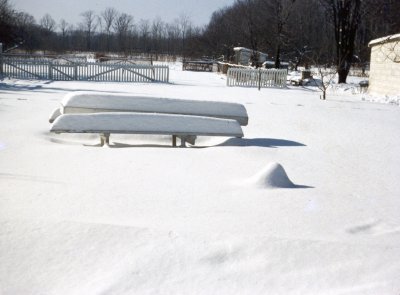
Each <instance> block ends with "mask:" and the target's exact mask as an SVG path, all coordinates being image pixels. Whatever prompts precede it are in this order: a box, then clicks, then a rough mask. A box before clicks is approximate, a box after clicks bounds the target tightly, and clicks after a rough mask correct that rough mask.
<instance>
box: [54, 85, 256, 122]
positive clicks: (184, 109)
mask: <svg viewBox="0 0 400 295" xmlns="http://www.w3.org/2000/svg"><path fill="white" fill-rule="evenodd" d="M62 105H63V107H64V108H88V109H100V110H111V111H126V110H129V111H133V112H135V111H136V112H142V111H143V112H158V113H180V114H188V115H191V114H194V115H209V116H212V115H214V116H218V115H219V116H226V117H232V116H233V117H238V119H239V120H240V121H241V124H244V125H246V124H247V120H248V118H247V112H246V109H245V107H244V106H243V105H242V104H239V103H228V102H218V101H201V100H197V101H194V100H189V99H172V98H160V97H148V96H147V97H146V96H132V95H115V94H111V93H108V94H104V93H103V94H102V93H85V92H78V93H75V92H72V93H69V94H67V95H66V96H65V97H64V99H63V101H62Z"/></svg>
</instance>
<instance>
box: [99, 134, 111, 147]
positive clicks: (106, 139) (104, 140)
mask: <svg viewBox="0 0 400 295" xmlns="http://www.w3.org/2000/svg"><path fill="white" fill-rule="evenodd" d="M104 144H106V145H108V146H109V145H110V133H102V134H100V146H104Z"/></svg>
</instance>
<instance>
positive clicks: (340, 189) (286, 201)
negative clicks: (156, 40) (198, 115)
mask: <svg viewBox="0 0 400 295" xmlns="http://www.w3.org/2000/svg"><path fill="white" fill-rule="evenodd" d="M181 68H182V65H181V64H171V71H170V80H171V84H157V83H152V84H145V83H143V84H141V83H100V82H84V81H80V82H51V83H46V82H43V81H23V80H9V79H5V80H3V81H1V84H0V88H1V89H0V126H1V128H0V294H6V295H8V294H12V295H14V294H18V295H31V294H46V295H47V294H48V295H52V294H54V295H71V294H74V295H76V294H79V295H81V294H82V295H91V294H118V295H130V294H191V295H197V294H240V295H243V294H244V295H247V294H248V295H255V294H274V295H279V294H282V295H295V294H296V295H297V294H318V295H343V294H351V295H377V294H378V295H381V294H382V295H384V294H385V295H386V294H388V295H392V294H399V290H400V280H399V274H400V246H399V245H400V214H399V212H400V198H399V196H400V186H399V179H398V178H399V175H400V153H399V150H400V132H399V131H400V130H399V128H400V108H399V107H398V106H397V105H391V104H381V103H373V102H369V101H363V100H362V97H363V95H362V94H352V91H351V90H348V91H343V92H342V91H336V92H328V96H327V100H326V101H322V100H320V99H319V96H320V91H318V89H317V88H315V87H307V88H303V87H290V86H289V87H288V88H287V89H261V91H258V90H257V89H253V88H247V87H246V88H241V87H226V83H225V82H226V77H225V76H223V75H218V74H216V73H202V72H182V71H181ZM3 85H4V87H3ZM77 89H79V90H82V91H87V92H107V93H110V92H115V93H116V94H121V95H132V93H135V94H137V95H143V96H149V97H163V96H168V97H174V98H177V99H188V98H189V99H193V100H203V99H205V98H206V99H207V100H213V101H224V102H236V103H239V104H243V105H244V106H245V107H246V109H247V111H248V114H249V117H250V118H251V124H249V125H248V126H246V127H244V128H243V131H244V133H245V137H244V138H240V139H237V138H224V137H201V138H198V139H197V141H196V146H197V147H199V148H195V149H171V148H165V146H170V140H171V138H170V136H162V135H157V136H155V135H153V136H148V135H115V136H114V135H113V136H112V141H113V142H112V143H113V148H104V149H102V148H92V147H88V146H87V144H89V145H91V144H94V145H95V144H98V135H96V134H95V135H92V134H53V133H50V132H49V123H48V121H47V118H48V115H49V114H50V113H51V111H52V110H53V109H54V108H56V107H57V106H58V105H59V103H60V101H61V100H62V99H63V97H64V96H65V95H66V94H67V93H69V92H71V91H75V90H77ZM200 147H202V148H200ZM278 163H279V165H278Z"/></svg>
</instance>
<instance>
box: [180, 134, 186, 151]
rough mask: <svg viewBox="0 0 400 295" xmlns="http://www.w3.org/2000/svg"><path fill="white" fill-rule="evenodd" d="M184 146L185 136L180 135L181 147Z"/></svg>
mask: <svg viewBox="0 0 400 295" xmlns="http://www.w3.org/2000/svg"><path fill="white" fill-rule="evenodd" d="M183 147H186V137H185V136H182V137H181V148H183Z"/></svg>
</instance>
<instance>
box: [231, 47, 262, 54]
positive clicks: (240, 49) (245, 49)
mask: <svg viewBox="0 0 400 295" xmlns="http://www.w3.org/2000/svg"><path fill="white" fill-rule="evenodd" d="M233 51H246V52H253V49H250V48H246V47H234V48H233ZM256 52H258V53H259V54H264V55H268V54H266V53H264V52H261V51H256Z"/></svg>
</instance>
